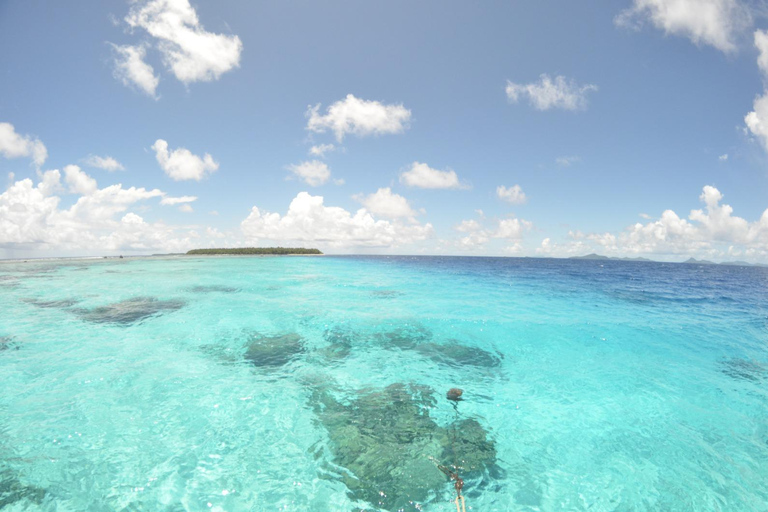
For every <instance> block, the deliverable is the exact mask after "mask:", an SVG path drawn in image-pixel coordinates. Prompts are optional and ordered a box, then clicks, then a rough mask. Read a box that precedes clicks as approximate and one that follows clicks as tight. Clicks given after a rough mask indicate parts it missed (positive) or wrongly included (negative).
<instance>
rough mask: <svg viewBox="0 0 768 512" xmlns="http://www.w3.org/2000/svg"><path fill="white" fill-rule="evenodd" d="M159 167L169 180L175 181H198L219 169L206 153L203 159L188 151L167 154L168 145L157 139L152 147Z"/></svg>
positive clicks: (181, 150) (179, 150) (175, 151)
mask: <svg viewBox="0 0 768 512" xmlns="http://www.w3.org/2000/svg"><path fill="white" fill-rule="evenodd" d="M152 149H154V150H155V156H156V157H157V162H158V163H159V164H160V167H161V168H162V169H163V170H164V171H165V174H167V175H168V176H169V177H170V178H171V179H173V180H176V181H182V180H196V181H200V180H202V179H203V178H204V177H205V176H206V173H212V172H214V171H216V170H217V169H218V168H219V164H218V163H217V162H215V161H214V160H213V157H212V156H211V155H209V154H208V153H206V154H205V155H204V156H203V158H200V157H199V156H197V155H194V154H192V152H190V151H189V150H188V149H185V148H178V149H174V150H173V151H172V152H170V153H169V152H168V143H167V142H166V141H164V140H163V139H157V140H156V141H155V143H154V144H153V145H152Z"/></svg>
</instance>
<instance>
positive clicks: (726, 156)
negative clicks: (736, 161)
mask: <svg viewBox="0 0 768 512" xmlns="http://www.w3.org/2000/svg"><path fill="white" fill-rule="evenodd" d="M717 159H718V160H720V161H721V162H725V161H726V160H728V153H725V154H724V155H720V156H719V157H717Z"/></svg>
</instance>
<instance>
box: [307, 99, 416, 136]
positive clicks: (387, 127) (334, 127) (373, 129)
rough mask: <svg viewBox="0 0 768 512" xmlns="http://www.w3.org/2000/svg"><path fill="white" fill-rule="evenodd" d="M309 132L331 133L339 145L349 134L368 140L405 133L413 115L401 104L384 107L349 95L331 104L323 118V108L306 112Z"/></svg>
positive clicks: (378, 103)
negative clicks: (366, 137)
mask: <svg viewBox="0 0 768 512" xmlns="http://www.w3.org/2000/svg"><path fill="white" fill-rule="evenodd" d="M307 118H308V121H307V130H309V131H312V132H317V133H325V132H326V131H328V130H330V131H332V132H333V133H334V134H335V135H336V139H337V140H338V141H339V142H342V141H343V140H344V136H345V135H348V134H352V135H357V136H358V137H365V136H368V135H384V134H389V133H402V132H403V131H405V130H406V129H407V128H408V124H409V122H410V120H411V111H410V110H408V109H407V108H405V107H404V106H403V105H402V104H399V105H395V104H392V105H384V104H382V103H380V102H378V101H368V100H362V99H360V98H356V97H355V96H353V95H352V94H348V95H347V97H346V98H344V99H343V100H339V101H337V102H336V103H334V104H332V105H331V106H330V107H328V109H327V110H326V113H325V115H322V114H320V104H319V103H318V104H317V105H315V106H314V107H309V109H308V110H307Z"/></svg>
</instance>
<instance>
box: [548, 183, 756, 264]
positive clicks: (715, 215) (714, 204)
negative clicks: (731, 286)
mask: <svg viewBox="0 0 768 512" xmlns="http://www.w3.org/2000/svg"><path fill="white" fill-rule="evenodd" d="M699 199H700V201H701V202H702V203H703V204H704V208H701V209H695V210H692V211H691V212H690V213H689V215H688V217H687V218H684V217H681V216H680V215H678V214H677V213H675V212H674V211H673V210H665V211H664V212H663V213H662V214H661V216H660V217H659V218H658V219H657V220H649V222H646V223H645V224H643V223H640V222H638V223H636V224H634V225H632V226H629V227H627V228H626V229H625V230H623V231H622V232H620V233H610V232H608V233H591V234H588V235H584V236H583V238H582V239H579V240H575V241H573V242H569V243H565V244H557V243H555V242H553V241H551V240H550V241H549V242H548V243H547V246H546V247H540V248H539V250H538V252H539V253H542V254H555V255H569V254H579V253H581V254H586V253H589V252H599V253H602V254H606V255H616V256H625V255H630V256H636V255H656V256H663V257H667V256H670V257H671V256H679V257H688V256H696V257H710V258H715V259H717V258H724V257H726V256H733V255H737V254H740V255H742V256H745V257H747V256H749V257H753V258H761V259H765V258H766V256H768V210H766V211H765V212H763V214H762V215H761V217H760V218H759V219H758V220H755V221H752V222H749V221H747V220H746V219H744V218H742V217H738V216H736V215H734V214H733V212H734V211H733V208H732V207H731V206H730V205H727V204H723V203H722V200H723V194H722V193H721V192H720V191H719V190H718V189H717V188H715V187H713V186H710V185H707V186H705V187H704V188H703V189H702V193H701V195H700V196H699Z"/></svg>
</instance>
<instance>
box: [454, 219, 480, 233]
mask: <svg viewBox="0 0 768 512" xmlns="http://www.w3.org/2000/svg"><path fill="white" fill-rule="evenodd" d="M455 229H456V231H458V232H460V233H471V232H473V231H480V230H481V229H483V226H482V225H481V224H480V223H479V222H477V221H476V220H475V219H468V220H463V221H461V222H460V223H458V224H457V225H456V228H455Z"/></svg>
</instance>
